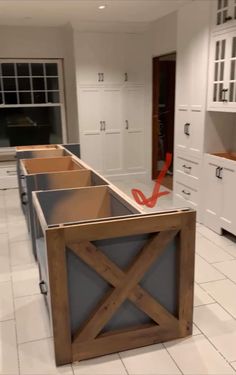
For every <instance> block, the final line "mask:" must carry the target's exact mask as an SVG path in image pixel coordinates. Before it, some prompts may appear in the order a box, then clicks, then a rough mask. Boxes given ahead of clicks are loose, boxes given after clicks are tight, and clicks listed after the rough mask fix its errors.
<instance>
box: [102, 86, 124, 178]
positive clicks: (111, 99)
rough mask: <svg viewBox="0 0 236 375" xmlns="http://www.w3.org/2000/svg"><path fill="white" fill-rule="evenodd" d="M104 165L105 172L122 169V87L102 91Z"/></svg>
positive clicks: (109, 172) (115, 171)
mask: <svg viewBox="0 0 236 375" xmlns="http://www.w3.org/2000/svg"><path fill="white" fill-rule="evenodd" d="M102 118H103V121H105V123H104V128H103V129H104V130H103V165H104V173H106V174H112V173H118V172H121V170H122V165H123V162H122V158H123V149H122V91H121V89H120V88H117V89H115V88H113V89H104V90H103V92H102Z"/></svg>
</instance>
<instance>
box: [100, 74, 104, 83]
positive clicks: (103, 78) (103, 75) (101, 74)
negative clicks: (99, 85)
mask: <svg viewBox="0 0 236 375" xmlns="http://www.w3.org/2000/svg"><path fill="white" fill-rule="evenodd" d="M101 75H102V82H104V73H101Z"/></svg>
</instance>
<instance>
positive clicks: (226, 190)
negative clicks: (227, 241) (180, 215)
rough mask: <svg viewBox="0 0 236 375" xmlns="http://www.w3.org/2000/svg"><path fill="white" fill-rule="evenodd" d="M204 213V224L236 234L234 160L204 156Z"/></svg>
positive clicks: (235, 176) (235, 175) (213, 228)
mask: <svg viewBox="0 0 236 375" xmlns="http://www.w3.org/2000/svg"><path fill="white" fill-rule="evenodd" d="M204 182H205V183H204V186H205V190H204V214H203V222H204V224H205V225H206V226H208V227H209V228H211V229H212V230H214V231H216V232H217V233H221V229H222V228H223V229H225V230H227V231H229V232H231V233H233V234H236V217H235V212H236V211H235V210H236V201H235V199H234V195H235V190H236V161H231V160H228V159H226V158H222V157H218V156H215V155H209V154H206V155H205V158H204Z"/></svg>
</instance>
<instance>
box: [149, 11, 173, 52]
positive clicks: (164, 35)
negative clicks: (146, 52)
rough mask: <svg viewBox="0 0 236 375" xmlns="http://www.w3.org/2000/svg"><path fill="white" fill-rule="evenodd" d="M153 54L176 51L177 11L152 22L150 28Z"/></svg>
mask: <svg viewBox="0 0 236 375" xmlns="http://www.w3.org/2000/svg"><path fill="white" fill-rule="evenodd" d="M149 33H150V37H151V53H152V56H160V55H164V54H167V53H170V52H174V51H176V48H177V12H174V13H170V14H168V15H167V16H165V17H163V18H160V19H159V20H157V21H155V22H153V23H152V25H151V26H150V29H149Z"/></svg>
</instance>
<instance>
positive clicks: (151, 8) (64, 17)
mask: <svg viewBox="0 0 236 375" xmlns="http://www.w3.org/2000/svg"><path fill="white" fill-rule="evenodd" d="M188 1H190V0H104V1H103V0H40V1H39V0H0V25H10V26H12V25H17V26H61V25H65V24H68V23H71V24H72V25H73V27H75V28H81V27H83V25H84V26H85V25H86V28H88V27H89V25H91V26H92V25H93V24H100V25H106V24H108V25H109V24H117V25H118V24H129V23H130V24H136V25H147V24H149V23H150V22H153V21H155V20H156V19H158V18H160V17H163V16H165V15H167V14H168V13H171V12H174V11H176V10H177V9H179V8H180V7H181V6H183V5H184V4H185V3H186V2H188ZM99 5H106V8H105V9H104V10H99V9H98V7H99ZM81 25H82V26H81Z"/></svg>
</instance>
